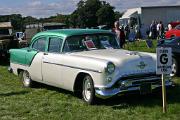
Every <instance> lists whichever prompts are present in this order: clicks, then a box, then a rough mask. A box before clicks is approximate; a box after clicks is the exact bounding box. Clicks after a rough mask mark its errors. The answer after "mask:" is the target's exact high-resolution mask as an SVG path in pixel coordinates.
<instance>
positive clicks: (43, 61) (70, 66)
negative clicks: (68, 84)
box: [43, 61, 102, 73]
mask: <svg viewBox="0 0 180 120" xmlns="http://www.w3.org/2000/svg"><path fill="white" fill-rule="evenodd" d="M43 63H47V64H53V65H59V66H64V67H69V68H74V69H80V70H86V71H92V72H96V73H102V71H98V70H93V69H88V68H81V67H74V66H69V65H63V64H58V63H52V62H47V61H43Z"/></svg>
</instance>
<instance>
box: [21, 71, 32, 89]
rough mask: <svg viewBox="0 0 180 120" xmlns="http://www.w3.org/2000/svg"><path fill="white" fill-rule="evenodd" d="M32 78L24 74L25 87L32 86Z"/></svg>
mask: <svg viewBox="0 0 180 120" xmlns="http://www.w3.org/2000/svg"><path fill="white" fill-rule="evenodd" d="M30 81H31V79H30V76H29V73H28V72H23V83H24V85H25V86H28V85H29V84H30Z"/></svg>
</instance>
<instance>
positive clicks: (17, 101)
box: [0, 42, 180, 120]
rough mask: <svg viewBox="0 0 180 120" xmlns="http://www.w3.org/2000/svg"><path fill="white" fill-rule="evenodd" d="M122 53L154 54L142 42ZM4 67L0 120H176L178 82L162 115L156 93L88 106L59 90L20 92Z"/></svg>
mask: <svg viewBox="0 0 180 120" xmlns="http://www.w3.org/2000/svg"><path fill="white" fill-rule="evenodd" d="M154 43H155V42H154ZM126 49H130V50H138V51H149V52H154V51H155V48H151V49H149V48H147V47H146V45H145V43H144V42H138V43H136V44H132V43H130V44H129V45H128V47H127V46H126ZM7 66H8V65H5V64H3V65H0V120H90V119H92V120H111V119H112V120H121V119H122V120H124V119H125V120H159V119H160V120H179V119H180V78H174V81H175V83H176V87H175V88H172V89H168V90H167V102H168V111H167V114H163V113H162V100H161V94H160V93H154V94H150V95H143V96H141V95H129V96H121V97H115V98H111V99H107V100H101V101H99V102H98V104H97V105H94V106H90V105H86V104H85V103H84V102H82V100H81V99H79V98H77V97H75V96H74V95H73V93H72V92H68V91H65V90H62V89H59V88H54V87H50V86H46V85H39V86H38V87H36V88H23V87H22V84H21V81H19V79H18V77H17V76H14V75H13V74H10V73H8V72H7Z"/></svg>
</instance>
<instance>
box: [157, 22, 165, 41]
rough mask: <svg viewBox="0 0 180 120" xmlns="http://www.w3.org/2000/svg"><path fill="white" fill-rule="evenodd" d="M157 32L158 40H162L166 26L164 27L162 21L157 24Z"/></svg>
mask: <svg viewBox="0 0 180 120" xmlns="http://www.w3.org/2000/svg"><path fill="white" fill-rule="evenodd" d="M157 32H158V38H162V37H163V34H164V25H163V23H162V21H160V22H159V23H158V24H157Z"/></svg>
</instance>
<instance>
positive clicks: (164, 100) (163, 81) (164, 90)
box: [162, 74, 167, 113]
mask: <svg viewBox="0 0 180 120" xmlns="http://www.w3.org/2000/svg"><path fill="white" fill-rule="evenodd" d="M162 100H163V113H166V112H167V102H166V86H165V79H164V74H162Z"/></svg>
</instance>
